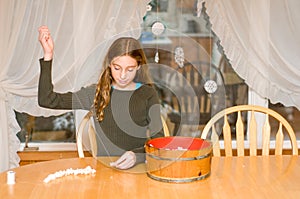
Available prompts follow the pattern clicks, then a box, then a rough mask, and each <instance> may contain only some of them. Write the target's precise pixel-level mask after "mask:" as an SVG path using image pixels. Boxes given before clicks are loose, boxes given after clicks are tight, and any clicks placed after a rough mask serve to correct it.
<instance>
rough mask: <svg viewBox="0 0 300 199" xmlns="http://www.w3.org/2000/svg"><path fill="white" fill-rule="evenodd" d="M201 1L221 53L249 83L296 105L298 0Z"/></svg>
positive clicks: (299, 88)
mask: <svg viewBox="0 0 300 199" xmlns="http://www.w3.org/2000/svg"><path fill="white" fill-rule="evenodd" d="M204 2H205V7H206V8H207V13H208V15H209V16H210V21H211V23H212V29H213V31H214V32H215V33H216V34H217V36H218V37H219V38H220V40H221V45H222V46H223V48H224V50H225V54H226V55H227V57H228V58H229V59H230V62H231V64H232V66H233V68H234V69H235V71H236V72H237V73H238V74H239V75H240V76H241V77H242V78H244V79H245V81H246V83H247V84H248V85H249V87H251V88H252V89H253V90H254V91H256V92H257V93H258V94H259V95H261V96H262V97H264V98H268V99H270V100H271V102H272V103H277V102H281V103H282V104H284V105H285V106H295V107H297V108H298V109H300V56H299V55H300V23H299V21H300V14H299V10H300V1H298V0H263V1H262V0H205V1H204Z"/></svg>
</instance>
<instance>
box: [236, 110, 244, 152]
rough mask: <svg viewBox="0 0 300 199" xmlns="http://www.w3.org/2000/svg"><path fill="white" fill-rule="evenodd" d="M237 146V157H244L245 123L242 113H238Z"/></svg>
mask: <svg viewBox="0 0 300 199" xmlns="http://www.w3.org/2000/svg"><path fill="white" fill-rule="evenodd" d="M236 146H237V155H238V156H244V123H243V120H242V116H241V111H238V117H237V121H236Z"/></svg>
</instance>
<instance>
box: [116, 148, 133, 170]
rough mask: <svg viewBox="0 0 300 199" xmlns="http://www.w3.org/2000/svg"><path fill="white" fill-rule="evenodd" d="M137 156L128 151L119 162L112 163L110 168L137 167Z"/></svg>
mask: <svg viewBox="0 0 300 199" xmlns="http://www.w3.org/2000/svg"><path fill="white" fill-rule="evenodd" d="M135 162H136V156H135V153H134V152H132V151H126V152H125V153H124V154H123V155H122V156H121V157H120V158H119V159H118V160H117V161H115V162H111V163H110V166H112V167H116V168H117V169H129V168H131V167H133V166H134V165H135Z"/></svg>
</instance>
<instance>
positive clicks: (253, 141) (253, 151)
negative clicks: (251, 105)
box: [249, 110, 257, 156]
mask: <svg viewBox="0 0 300 199" xmlns="http://www.w3.org/2000/svg"><path fill="white" fill-rule="evenodd" d="M249 134H250V136H249V139H250V156H256V155H257V123H256V119H255V115H254V111H253V110H252V111H251V116H250V124H249Z"/></svg>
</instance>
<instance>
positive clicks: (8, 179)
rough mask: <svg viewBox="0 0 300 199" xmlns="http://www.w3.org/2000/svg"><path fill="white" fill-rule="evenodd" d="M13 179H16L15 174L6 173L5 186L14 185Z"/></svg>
mask: <svg viewBox="0 0 300 199" xmlns="http://www.w3.org/2000/svg"><path fill="white" fill-rule="evenodd" d="M15 177H16V172H14V171H8V172H7V184H15V183H16V180H15Z"/></svg>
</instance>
